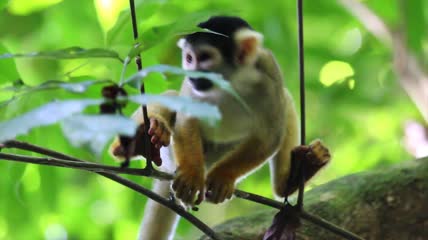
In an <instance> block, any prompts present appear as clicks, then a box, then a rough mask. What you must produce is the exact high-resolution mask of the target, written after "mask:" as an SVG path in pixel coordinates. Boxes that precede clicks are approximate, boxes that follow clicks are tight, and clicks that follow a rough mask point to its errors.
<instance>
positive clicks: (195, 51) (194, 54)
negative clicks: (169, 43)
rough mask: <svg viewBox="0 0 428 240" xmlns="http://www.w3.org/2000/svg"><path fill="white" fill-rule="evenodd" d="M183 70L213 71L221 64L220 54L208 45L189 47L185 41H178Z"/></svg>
mask: <svg viewBox="0 0 428 240" xmlns="http://www.w3.org/2000/svg"><path fill="white" fill-rule="evenodd" d="M178 46H179V47H180V48H181V52H182V67H183V69H185V70H194V71H214V70H215V69H216V68H218V67H219V66H220V64H221V62H222V60H223V59H222V56H221V53H220V52H219V51H218V50H217V49H216V48H214V47H213V46H210V45H207V44H205V45H199V46H191V45H190V44H189V43H187V42H186V40H185V39H180V40H179V41H178Z"/></svg>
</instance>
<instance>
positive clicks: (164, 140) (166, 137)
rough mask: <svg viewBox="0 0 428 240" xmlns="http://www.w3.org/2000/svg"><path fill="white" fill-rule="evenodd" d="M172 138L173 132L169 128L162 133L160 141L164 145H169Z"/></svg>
mask: <svg viewBox="0 0 428 240" xmlns="http://www.w3.org/2000/svg"><path fill="white" fill-rule="evenodd" d="M170 138H171V134H170V133H169V131H168V130H166V129H165V131H164V134H162V136H161V138H160V142H161V143H162V145H163V146H168V145H169V142H170Z"/></svg>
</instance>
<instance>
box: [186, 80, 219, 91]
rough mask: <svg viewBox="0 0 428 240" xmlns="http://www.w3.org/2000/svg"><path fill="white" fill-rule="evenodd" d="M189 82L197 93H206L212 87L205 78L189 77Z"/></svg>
mask: <svg viewBox="0 0 428 240" xmlns="http://www.w3.org/2000/svg"><path fill="white" fill-rule="evenodd" d="M189 80H190V82H191V83H192V85H193V87H194V88H195V89H196V90H198V91H207V90H209V89H210V88H212V87H213V83H212V82H211V81H210V80H209V79H207V78H191V77H189Z"/></svg>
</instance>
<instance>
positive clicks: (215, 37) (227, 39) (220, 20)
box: [185, 16, 252, 63]
mask: <svg viewBox="0 0 428 240" xmlns="http://www.w3.org/2000/svg"><path fill="white" fill-rule="evenodd" d="M198 27H200V28H204V29H208V30H210V31H213V32H216V33H220V34H215V33H208V32H196V33H192V34H189V35H187V36H186V37H185V39H186V41H187V42H189V43H190V44H204V43H205V44H209V45H212V46H214V47H216V48H217V49H219V50H220V51H221V52H222V54H223V56H224V57H225V59H226V61H229V62H230V63H233V60H234V59H233V58H234V53H236V48H237V47H236V46H235V41H234V39H233V34H234V33H235V32H236V31H237V30H239V29H242V28H248V29H252V28H251V26H250V25H249V24H248V23H247V22H246V21H245V20H243V19H242V18H239V17H229V16H215V17H211V18H210V19H208V20H207V21H205V22H201V23H199V24H198ZM221 34H222V35H221ZM223 35H225V36H223Z"/></svg>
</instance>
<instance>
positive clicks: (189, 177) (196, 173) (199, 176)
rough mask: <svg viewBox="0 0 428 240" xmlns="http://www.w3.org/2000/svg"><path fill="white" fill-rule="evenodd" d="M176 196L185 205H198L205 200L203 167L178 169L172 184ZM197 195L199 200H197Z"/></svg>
mask: <svg viewBox="0 0 428 240" xmlns="http://www.w3.org/2000/svg"><path fill="white" fill-rule="evenodd" d="M172 189H173V190H174V191H175V196H176V197H177V198H178V199H180V200H181V201H182V202H183V203H184V204H185V205H190V206H194V205H198V204H200V203H201V202H202V200H204V169H203V166H200V167H197V166H191V167H186V168H183V167H180V166H179V167H178V168H177V172H176V176H175V179H174V181H173V183H172ZM196 194H197V198H196V200H195V197H196Z"/></svg>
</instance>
